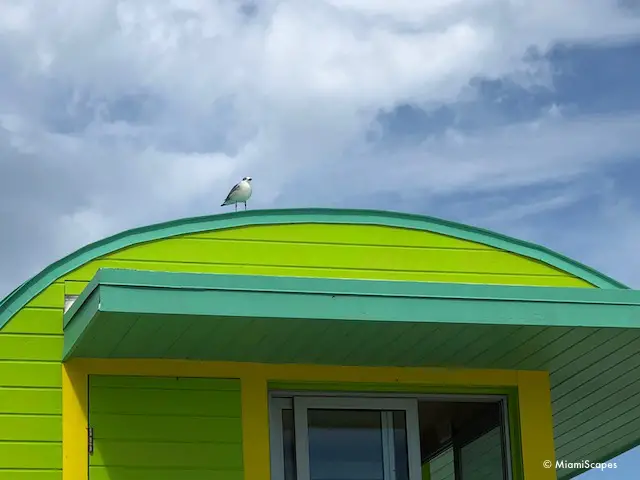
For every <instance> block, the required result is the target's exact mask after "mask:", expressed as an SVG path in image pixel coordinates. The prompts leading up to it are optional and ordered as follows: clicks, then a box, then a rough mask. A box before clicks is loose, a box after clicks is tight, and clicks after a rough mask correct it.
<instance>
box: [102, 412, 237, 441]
mask: <svg viewBox="0 0 640 480" xmlns="http://www.w3.org/2000/svg"><path fill="white" fill-rule="evenodd" d="M91 427H93V430H94V435H95V438H96V440H97V439H104V440H123V441H129V442H131V441H148V442H158V441H162V440H166V439H167V431H170V432H172V433H171V441H172V442H176V443H193V442H209V443H211V442H214V443H215V442H217V443H240V442H242V422H241V420H240V418H225V417H199V416H188V417H187V416H184V415H182V416H166V415H165V416H160V417H158V416H153V417H148V416H143V415H117V414H100V413H92V414H91Z"/></svg>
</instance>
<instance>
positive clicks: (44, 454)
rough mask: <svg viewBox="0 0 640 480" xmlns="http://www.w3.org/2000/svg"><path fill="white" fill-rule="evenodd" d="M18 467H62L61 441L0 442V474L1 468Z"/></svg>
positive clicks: (0, 472)
mask: <svg viewBox="0 0 640 480" xmlns="http://www.w3.org/2000/svg"><path fill="white" fill-rule="evenodd" d="M20 468H26V469H39V468H46V469H52V470H53V469H60V468H62V443H60V442H58V443H52V442H47V443H38V442H2V443H0V474H2V469H20ZM0 478H1V477H0Z"/></svg>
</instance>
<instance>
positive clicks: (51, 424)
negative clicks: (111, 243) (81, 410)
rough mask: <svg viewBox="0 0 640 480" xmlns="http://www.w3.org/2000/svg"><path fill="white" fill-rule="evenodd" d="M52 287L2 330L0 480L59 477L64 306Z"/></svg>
mask: <svg viewBox="0 0 640 480" xmlns="http://www.w3.org/2000/svg"><path fill="white" fill-rule="evenodd" d="M63 292H64V286H63V285H62V283H54V284H53V285H52V286H51V287H49V288H48V289H47V290H45V291H44V292H43V293H42V294H40V295H38V296H36V297H35V298H33V299H32V300H31V301H30V302H29V303H28V304H27V306H25V307H24V308H23V309H22V310H20V311H19V312H18V313H17V314H16V315H15V316H14V317H13V319H12V320H11V322H10V323H9V324H8V325H6V327H5V328H3V329H2V330H1V331H0V478H2V479H4V478H6V479H11V480H61V478H62V393H61V388H62V373H61V370H62V369H61V368H60V358H61V357H62V344H63V339H62V306H63V303H64V293H63Z"/></svg>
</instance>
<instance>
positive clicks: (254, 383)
mask: <svg viewBox="0 0 640 480" xmlns="http://www.w3.org/2000/svg"><path fill="white" fill-rule="evenodd" d="M89 375H114V376H115V375H139V376H150V377H165V376H169V377H202V378H238V379H240V381H241V392H242V393H241V398H242V429H243V432H242V433H243V438H244V439H245V440H246V439H251V441H243V457H244V478H245V480H270V478H269V477H270V463H271V462H270V452H269V402H268V396H269V385H270V384H272V383H274V382H279V383H296V382H297V383H304V382H314V383H316V382H317V383H325V384H330V383H332V384H339V383H343V384H352V385H363V384H376V385H384V386H385V387H386V388H385V389H387V388H388V389H393V388H398V389H401V390H403V391H415V392H416V393H419V392H420V391H425V389H431V390H433V389H439V390H441V391H442V393H446V392H449V393H456V392H455V391H459V390H460V389H468V390H469V391H471V390H476V392H475V393H482V390H483V389H484V390H485V391H486V390H487V389H494V390H495V389H507V390H511V391H517V399H516V402H517V409H518V412H519V425H518V426H517V427H518V428H517V429H516V431H519V434H520V435H519V436H520V439H519V440H520V447H521V452H512V457H513V458H517V457H520V455H519V454H518V453H521V462H522V465H521V469H522V477H524V478H525V479H526V480H556V478H557V477H556V473H555V468H544V462H545V461H550V462H551V464H552V465H555V453H554V442H553V419H552V410H551V394H550V388H549V375H548V373H547V372H539V371H521V370H472V369H447V368H413V367H411V368H401V367H344V366H320V365H273V364H256V363H234V362H199V361H187V360H124V359H109V360H103V359H73V360H70V361H69V362H67V363H64V364H63V365H62V376H63V381H62V398H63V404H62V426H63V429H62V437H63V438H62V439H63V445H62V451H63V462H62V468H63V472H62V478H63V480H89V458H88V435H87V428H88V379H89ZM512 445H513V442H512ZM514 454H515V455H514ZM514 480H517V478H516V479H514Z"/></svg>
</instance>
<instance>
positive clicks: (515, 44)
mask: <svg viewBox="0 0 640 480" xmlns="http://www.w3.org/2000/svg"><path fill="white" fill-rule="evenodd" d="M638 32H640V17H638V16H637V15H634V14H632V13H630V12H629V11H628V10H624V9H621V8H619V7H618V5H617V2H616V1H613V0H611V1H606V0H583V1H580V2H577V1H576V2H574V1H570V2H555V1H551V0H537V1H535V0H516V1H508V0H467V1H462V0H438V1H436V2H422V3H420V2H413V1H407V0H403V1H399V2H382V1H371V0H369V1H360V0H343V1H338V0H331V1H329V0H327V1H322V2H294V1H285V0H265V1H263V2H253V3H251V2H230V1H223V0H218V1H211V0H173V1H166V2H156V1H152V0H135V1H134V0H130V1H124V0H123V1H115V0H111V1H110V0H94V1H93V2H91V4H89V3H86V2H79V1H77V0H60V1H58V2H55V5H54V4H53V3H49V2H40V1H36V0H5V1H3V2H2V3H1V4H0V71H2V72H3V75H2V76H1V77H0V192H2V200H3V201H2V206H1V207H0V224H1V225H2V229H3V241H2V242H3V251H2V253H0V255H1V256H0V261H1V262H2V264H3V271H4V273H3V276H2V277H1V278H0V292H1V291H8V290H9V289H11V288H12V287H13V286H14V285H15V284H17V283H18V282H19V281H21V280H22V279H23V278H24V277H25V276H26V275H30V274H33V273H35V272H36V271H37V269H39V268H41V267H42V266H44V265H45V264H47V263H49V262H50V261H52V260H54V259H55V258H57V257H58V256H60V255H61V254H63V253H67V252H68V251H70V250H72V249H74V248H77V247H79V246H81V245H83V244H84V243H86V242H88V241H91V240H95V239H97V238H99V237H102V236H104V235H107V234H109V233H114V232H116V231H119V230H122V229H124V228H129V227H132V226H136V225H140V224H146V223H150V222H154V221H159V220H165V219H169V218H175V217H178V216H186V215H195V214H204V213H211V212H216V211H218V205H219V204H220V202H221V200H222V197H224V195H225V193H226V191H227V189H228V188H229V187H230V186H231V185H232V184H233V182H235V181H237V180H238V179H239V178H240V177H242V176H244V175H248V174H250V175H251V176H253V177H254V179H255V186H256V191H255V198H254V199H253V201H252V204H253V206H254V207H267V206H280V207H287V206H300V205H315V206H317V205H331V206H348V205H359V206H373V205H378V204H379V203H380V201H381V200H380V199H387V201H390V200H391V199H392V200H393V201H394V203H393V205H404V206H406V207H407V208H408V209H413V210H415V209H416V208H418V207H416V205H415V203H414V202H415V201H416V199H420V201H421V202H422V203H421V204H420V205H421V207H420V208H422V209H423V210H424V209H425V208H426V205H429V204H435V203H437V202H442V201H444V200H442V199H445V200H446V199H447V198H452V196H455V195H462V196H464V195H470V194H472V193H474V194H482V195H489V194H491V193H492V192H495V191H499V190H503V189H510V188H516V187H517V188H523V187H525V186H531V185H537V186H540V185H543V184H546V183H555V184H558V183H559V184H563V183H565V184H566V183H567V182H571V181H573V180H575V179H578V178H584V177H587V176H589V175H591V176H593V175H597V174H598V172H599V171H601V170H602V169H603V168H605V166H606V165H609V164H610V163H611V162H612V161H613V160H612V159H617V160H616V161H618V162H624V161H628V157H629V155H631V154H632V153H634V152H637V151H638V140H637V135H635V134H634V132H635V131H636V130H634V126H635V125H637V122H638V118H637V116H636V115H635V114H634V113H633V112H631V113H628V114H627V115H624V116H621V115H618V116H600V117H596V116H589V117H586V116H583V117H577V118H574V117H571V116H569V115H565V112H564V110H563V108H562V106H559V107H557V108H555V107H554V108H552V109H551V110H549V109H547V110H545V111H542V113H541V112H538V111H536V112H535V114H532V115H530V116H529V117H527V118H525V119H524V120H523V119H520V120H521V121H520V122H519V123H515V124H514V123H513V122H511V121H505V122H502V123H500V124H497V123H495V122H493V123H492V122H489V121H485V120H486V119H488V117H486V118H483V117H482V115H480V116H476V117H474V118H476V121H475V123H474V127H473V128H472V129H469V128H463V126H462V124H463V123H464V122H460V117H468V115H469V112H468V111H467V110H465V109H464V108H466V107H464V106H465V105H480V104H481V100H482V99H481V96H482V92H481V91H480V89H479V88H478V86H477V85H478V84H477V80H478V79H489V80H491V79H501V81H502V80H504V81H505V82H510V84H513V85H517V86H518V87H519V88H522V89H523V90H524V91H525V92H526V91H532V89H535V88H537V87H539V86H543V87H544V88H546V89H553V81H552V80H553V70H552V68H551V65H550V64H549V61H548V59H547V58H546V57H545V52H547V51H548V50H549V49H550V48H551V47H553V46H554V45H556V44H557V43H558V42H565V43H567V42H568V43H585V44H588V45H590V44H593V43H602V42H603V41H616V42H628V41H629V37H630V36H632V35H633V34H637V33H638ZM474 82H475V83H474ZM478 102H480V103H478ZM402 105H410V106H411V107H412V108H415V109H417V110H418V111H424V112H426V113H428V114H430V113H431V112H434V111H437V109H438V108H442V106H443V105H444V106H448V107H451V109H452V112H453V114H452V116H451V118H452V119H453V120H452V123H451V125H447V126H444V127H443V126H442V125H441V124H440V125H436V124H437V123H438V122H435V123H434V124H433V125H431V126H430V127H428V126H423V127H420V126H416V127H415V128H414V130H415V138H414V139H412V140H411V141H407V142H404V143H398V142H397V138H395V137H394V135H393V132H392V130H393V129H392V128H390V127H389V125H388V124H387V125H385V124H384V122H381V121H380V119H381V115H383V114H385V113H389V112H391V113H393V112H396V111H397V109H398V107H399V106H402ZM463 107H464V108H463ZM481 110H482V111H483V112H484V111H485V109H484V108H482V109H481ZM463 120H464V119H463ZM558 198H560V197H558ZM563 201H566V202H568V201H569V200H563ZM563 201H560V200H557V205H562V204H563V203H562V202H563ZM540 205H546V207H544V208H547V209H550V208H552V207H553V206H554V203H553V201H552V200H549V201H546V203H545V201H544V199H543V200H541V204H540ZM390 206H392V205H391V204H390V203H387V204H386V205H384V206H383V208H389V207H390ZM558 208H560V207H558ZM399 209H401V208H399ZM523 209H524V210H521V212H520V213H517V212H515V213H514V211H512V213H511V214H510V215H512V218H513V215H516V216H517V215H523V213H522V212H525V213H526V212H528V211H532V210H534V209H535V207H533V206H529V207H526V208H525V207H523ZM443 212H444V210H443Z"/></svg>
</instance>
